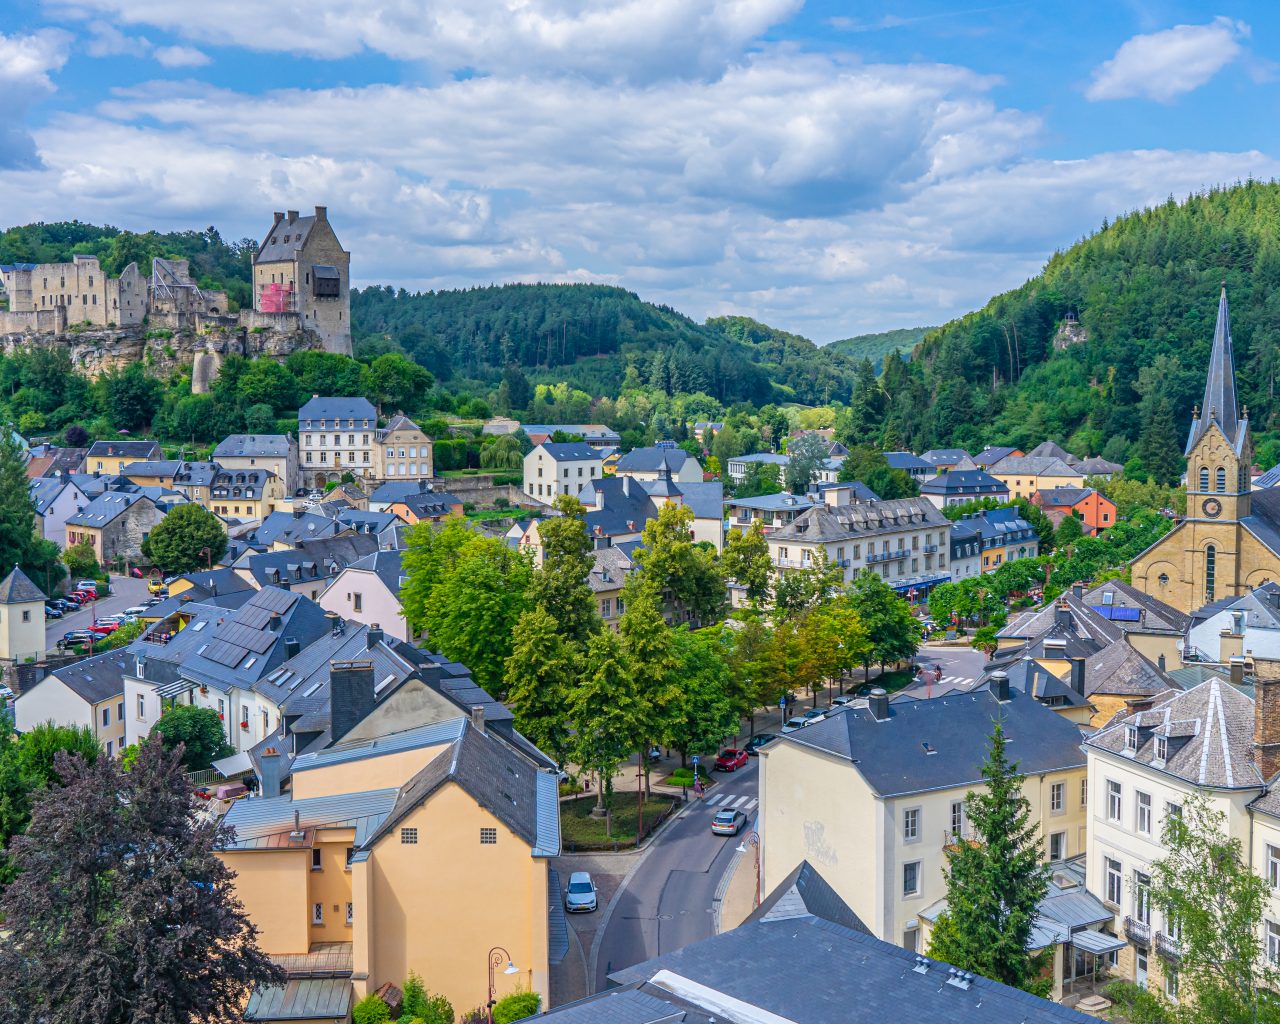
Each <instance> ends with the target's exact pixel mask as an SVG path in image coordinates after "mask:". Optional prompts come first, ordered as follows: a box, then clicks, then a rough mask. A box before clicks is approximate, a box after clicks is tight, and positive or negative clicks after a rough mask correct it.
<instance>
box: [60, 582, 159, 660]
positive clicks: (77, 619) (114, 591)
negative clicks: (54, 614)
mask: <svg viewBox="0 0 1280 1024" xmlns="http://www.w3.org/2000/svg"><path fill="white" fill-rule="evenodd" d="M71 582H72V583H74V582H75V580H71ZM150 596H151V595H150V594H149V593H147V581H146V580H138V579H134V578H133V577H132V576H112V577H111V593H110V594H108V595H107V596H106V597H104V598H102V599H101V600H98V601H93V602H91V603H89V604H87V605H82V606H81V607H79V608H77V609H76V610H75V611H73V612H68V613H67V614H66V615H64V616H63V617H62V618H60V619H46V620H45V625H44V642H45V649H46V650H50V651H53V650H57V646H58V640H59V639H61V637H62V634H63V633H66V632H67V631H68V630H72V629H88V628H89V626H90V625H91V624H92V623H93V620H94V619H95V618H100V617H102V616H104V615H115V614H117V613H120V612H123V611H124V610H125V609H126V608H132V607H133V606H134V605H139V604H142V602H143V601H145V600H146V599H147V598H148V597H150Z"/></svg>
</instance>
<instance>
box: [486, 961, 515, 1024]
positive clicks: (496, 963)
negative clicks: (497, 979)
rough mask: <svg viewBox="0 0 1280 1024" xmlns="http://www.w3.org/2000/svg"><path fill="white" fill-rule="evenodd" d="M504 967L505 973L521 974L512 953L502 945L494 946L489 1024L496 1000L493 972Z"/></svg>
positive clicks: (491, 963)
mask: <svg viewBox="0 0 1280 1024" xmlns="http://www.w3.org/2000/svg"><path fill="white" fill-rule="evenodd" d="M504 960H505V961H506V963H507V966H506V967H502V962H503V961H504ZM499 967H502V973H503V974H519V973H520V968H519V967H517V966H516V965H515V963H514V961H512V959H511V954H510V953H508V952H507V951H506V950H505V949H503V948H502V947H501V946H494V947H493V949H491V950H489V1002H488V1003H486V1004H485V1009H487V1010H488V1011H489V1024H493V1004H494V1003H495V1002H496V1000H495V999H494V998H493V996H494V989H493V972H494V971H496V970H497V969H498V968H499Z"/></svg>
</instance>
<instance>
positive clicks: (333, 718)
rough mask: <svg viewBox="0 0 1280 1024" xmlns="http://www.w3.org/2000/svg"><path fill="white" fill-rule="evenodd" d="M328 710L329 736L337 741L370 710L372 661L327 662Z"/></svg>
mask: <svg viewBox="0 0 1280 1024" xmlns="http://www.w3.org/2000/svg"><path fill="white" fill-rule="evenodd" d="M329 708H330V711H329V734H330V735H331V736H332V737H333V739H334V742H339V741H341V739H342V737H343V736H345V735H346V734H347V733H349V732H350V731H351V730H352V729H354V728H355V727H356V726H357V725H359V724H360V722H361V721H363V720H364V718H365V717H366V716H367V715H368V714H369V712H370V711H372V710H373V662H371V661H331V662H330V663H329Z"/></svg>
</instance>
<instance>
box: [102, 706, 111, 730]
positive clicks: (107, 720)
mask: <svg viewBox="0 0 1280 1024" xmlns="http://www.w3.org/2000/svg"><path fill="white" fill-rule="evenodd" d="M110 724H111V709H110V708H103V709H102V727H103V728H104V729H105V728H106V727H107V726H108V725H110Z"/></svg>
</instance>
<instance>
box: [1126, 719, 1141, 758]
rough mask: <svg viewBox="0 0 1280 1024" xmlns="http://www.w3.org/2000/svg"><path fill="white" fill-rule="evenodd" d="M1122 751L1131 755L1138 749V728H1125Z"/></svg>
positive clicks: (1133, 726)
mask: <svg viewBox="0 0 1280 1024" xmlns="http://www.w3.org/2000/svg"><path fill="white" fill-rule="evenodd" d="M1124 749H1125V750H1126V751H1127V752H1128V753H1130V754H1132V753H1134V752H1135V751H1137V749H1138V727H1137V726H1136V725H1130V726H1126V727H1125V730H1124Z"/></svg>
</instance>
